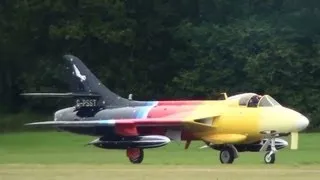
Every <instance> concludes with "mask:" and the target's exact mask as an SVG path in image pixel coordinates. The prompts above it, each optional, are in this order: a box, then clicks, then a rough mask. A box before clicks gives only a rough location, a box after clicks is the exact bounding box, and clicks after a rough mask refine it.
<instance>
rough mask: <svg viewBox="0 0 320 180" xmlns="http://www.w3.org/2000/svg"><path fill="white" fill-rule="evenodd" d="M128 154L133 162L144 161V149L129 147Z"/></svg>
mask: <svg viewBox="0 0 320 180" xmlns="http://www.w3.org/2000/svg"><path fill="white" fill-rule="evenodd" d="M127 156H128V158H129V160H130V162H131V163H132V164H140V163H141V162H142V161H143V156H144V154H143V149H141V148H129V149H127Z"/></svg>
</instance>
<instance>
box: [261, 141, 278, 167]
mask: <svg viewBox="0 0 320 180" xmlns="http://www.w3.org/2000/svg"><path fill="white" fill-rule="evenodd" d="M275 141H276V140H275V138H271V151H269V152H267V153H266V154H265V155H264V162H265V163H266V164H274V162H275V161H276V152H277V149H276V145H275Z"/></svg>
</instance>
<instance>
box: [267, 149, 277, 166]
mask: <svg viewBox="0 0 320 180" xmlns="http://www.w3.org/2000/svg"><path fill="white" fill-rule="evenodd" d="M269 153H270V152H267V153H266V154H265V155H264V162H265V163H266V164H274V162H275V161H276V154H275V153H273V154H271V156H268V154H269Z"/></svg>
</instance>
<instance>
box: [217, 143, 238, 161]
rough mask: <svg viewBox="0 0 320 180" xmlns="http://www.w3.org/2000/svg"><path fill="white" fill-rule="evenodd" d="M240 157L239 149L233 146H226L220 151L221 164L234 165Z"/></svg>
mask: <svg viewBox="0 0 320 180" xmlns="http://www.w3.org/2000/svg"><path fill="white" fill-rule="evenodd" d="M237 157H238V152H237V149H236V148H235V147H234V146H233V145H230V146H225V147H223V148H222V149H221V150H220V162H221V164H232V163H233V161H234V159H235V158H237Z"/></svg>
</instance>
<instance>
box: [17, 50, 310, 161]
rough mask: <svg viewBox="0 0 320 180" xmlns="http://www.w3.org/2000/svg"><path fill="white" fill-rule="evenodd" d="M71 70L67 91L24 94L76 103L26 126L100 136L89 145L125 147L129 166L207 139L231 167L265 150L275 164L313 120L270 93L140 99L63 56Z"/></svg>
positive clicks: (265, 157)
mask: <svg viewBox="0 0 320 180" xmlns="http://www.w3.org/2000/svg"><path fill="white" fill-rule="evenodd" d="M64 59H65V60H66V61H67V62H68V63H67V64H68V69H69V71H70V73H69V74H70V78H71V79H70V91H71V92H68V93H24V94H23V95H25V96H40V97H60V98H61V97H67V98H74V99H75V105H74V106H72V107H67V108H64V109H61V110H58V111H57V112H55V114H54V119H53V121H46V122H32V123H29V124H27V125H42V126H51V127H56V128H58V129H60V130H64V131H68V132H72V133H78V134H84V135H90V136H95V137H97V138H96V139H95V140H93V141H92V142H89V143H88V144H90V145H94V146H96V147H99V148H103V149H125V150H126V154H127V157H128V158H129V160H130V162H131V163H134V164H137V163H141V162H142V161H143V158H144V149H147V148H157V147H161V146H164V145H166V144H168V143H169V142H170V141H186V144H185V149H188V147H189V145H190V142H191V141H203V142H204V143H205V144H206V146H205V147H210V148H212V149H214V150H218V151H220V162H221V163H223V164H227V163H233V162H234V159H236V158H237V157H238V156H239V152H245V151H251V152H260V151H261V152H266V154H265V156H264V161H265V163H267V164H272V163H274V162H275V158H276V157H275V154H276V152H277V150H279V149H282V148H284V147H286V146H288V143H287V141H285V140H283V139H281V138H280V137H283V136H288V135H290V134H291V141H292V142H291V146H292V148H293V149H296V148H297V143H298V137H297V135H298V134H297V133H298V132H299V131H302V130H304V129H305V128H306V127H307V126H308V124H309V120H308V119H307V118H306V117H305V116H303V115H302V114H300V113H299V112H296V111H294V110H292V109H289V108H286V107H284V106H282V105H280V104H279V103H278V102H277V101H276V100H275V99H273V98H272V97H271V96H269V95H263V96H261V95H258V94H255V93H243V94H238V95H234V96H230V97H228V96H227V95H226V94H224V99H223V100H179V101H136V100H132V99H131V98H129V99H126V98H123V97H120V96H119V95H117V94H115V93H113V92H111V91H110V90H109V89H108V88H107V87H105V86H104V85H103V84H102V83H101V82H100V81H99V80H98V79H97V78H96V77H95V76H94V75H93V74H92V73H91V72H90V70H89V69H88V68H87V67H86V66H85V65H84V64H83V63H82V61H81V60H80V59H79V58H77V57H75V56H73V55H65V56H64Z"/></svg>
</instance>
